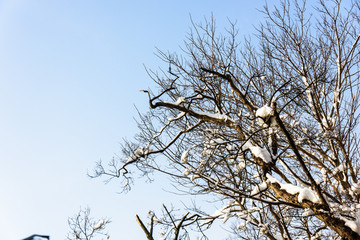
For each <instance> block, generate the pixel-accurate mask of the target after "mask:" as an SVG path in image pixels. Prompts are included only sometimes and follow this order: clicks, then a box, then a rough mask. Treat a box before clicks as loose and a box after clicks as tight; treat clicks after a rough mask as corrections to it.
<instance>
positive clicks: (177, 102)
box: [174, 97, 185, 105]
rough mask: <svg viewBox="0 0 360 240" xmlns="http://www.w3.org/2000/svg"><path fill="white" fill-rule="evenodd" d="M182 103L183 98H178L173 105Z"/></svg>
mask: <svg viewBox="0 0 360 240" xmlns="http://www.w3.org/2000/svg"><path fill="white" fill-rule="evenodd" d="M183 101H185V97H179V98H178V99H177V100H176V102H175V103H174V104H175V105H180V104H181V103H182V102H183Z"/></svg>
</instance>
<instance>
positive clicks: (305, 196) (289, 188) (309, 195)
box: [266, 174, 320, 203]
mask: <svg viewBox="0 0 360 240" xmlns="http://www.w3.org/2000/svg"><path fill="white" fill-rule="evenodd" d="M266 177H267V181H268V182H270V183H278V184H279V185H280V189H283V190H285V191H286V192H288V193H290V194H291V195H295V194H299V195H298V201H299V202H300V203H301V202H303V201H304V200H308V201H310V202H313V203H320V200H319V198H318V197H317V195H316V193H315V192H314V191H313V190H311V189H310V188H305V187H304V188H303V187H299V186H296V185H293V184H290V183H286V184H284V183H281V182H280V181H278V180H277V179H276V178H274V177H273V176H271V175H270V174H266Z"/></svg>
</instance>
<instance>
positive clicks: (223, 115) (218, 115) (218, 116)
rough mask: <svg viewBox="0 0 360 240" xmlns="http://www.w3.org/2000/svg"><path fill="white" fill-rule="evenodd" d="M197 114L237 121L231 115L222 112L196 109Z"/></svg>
mask: <svg viewBox="0 0 360 240" xmlns="http://www.w3.org/2000/svg"><path fill="white" fill-rule="evenodd" d="M194 112H195V113H196V114H199V115H202V116H207V117H210V118H215V119H219V120H224V121H230V122H233V123H235V121H234V120H233V119H232V118H230V117H229V116H227V115H226V114H220V113H209V112H202V111H197V112H196V111H194Z"/></svg>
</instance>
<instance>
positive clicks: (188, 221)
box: [136, 205, 208, 240]
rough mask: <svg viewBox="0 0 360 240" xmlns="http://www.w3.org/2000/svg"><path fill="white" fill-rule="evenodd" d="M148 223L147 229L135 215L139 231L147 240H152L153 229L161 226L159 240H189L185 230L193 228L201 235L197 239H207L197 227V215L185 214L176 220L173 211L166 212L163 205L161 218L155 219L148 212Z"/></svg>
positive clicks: (198, 217) (151, 213)
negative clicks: (140, 230) (141, 231)
mask: <svg viewBox="0 0 360 240" xmlns="http://www.w3.org/2000/svg"><path fill="white" fill-rule="evenodd" d="M149 216H150V223H149V224H148V225H149V228H147V227H146V226H145V224H144V223H143V221H142V220H141V219H140V217H139V216H138V215H136V220H137V222H138V223H139V225H140V227H141V229H142V230H143V231H144V233H145V235H146V237H147V239H148V240H154V239H155V237H154V228H155V227H156V226H157V225H160V226H161V228H162V229H161V231H159V232H160V236H161V239H171V240H179V239H182V240H186V239H190V234H189V231H188V229H187V228H189V227H192V226H195V227H197V230H198V231H199V232H200V233H201V236H200V237H198V238H197V239H199V240H207V239H208V238H207V237H206V235H205V234H204V233H203V232H202V230H201V227H200V226H199V222H198V220H199V219H200V216H199V215H198V214H190V213H189V212H187V213H186V214H184V215H181V217H179V218H176V216H175V214H174V210H173V209H172V210H168V208H167V207H166V206H165V205H163V213H162V217H157V216H156V214H155V213H154V212H153V211H150V212H149Z"/></svg>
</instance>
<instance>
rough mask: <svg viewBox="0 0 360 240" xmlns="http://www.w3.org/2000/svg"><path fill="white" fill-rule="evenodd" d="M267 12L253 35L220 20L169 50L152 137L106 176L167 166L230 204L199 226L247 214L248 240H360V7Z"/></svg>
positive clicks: (144, 122)
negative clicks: (220, 26) (243, 35)
mask: <svg viewBox="0 0 360 240" xmlns="http://www.w3.org/2000/svg"><path fill="white" fill-rule="evenodd" d="M263 13H264V15H265V20H264V23H263V24H262V25H260V26H259V27H258V28H257V29H256V30H257V31H256V35H255V38H254V39H253V40H252V41H250V40H249V39H245V40H244V41H243V43H240V42H239V37H238V33H239V32H238V30H237V28H236V24H233V23H230V28H229V29H227V31H226V33H225V34H224V33H218V32H217V29H216V26H215V21H214V20H210V21H206V22H205V23H203V24H199V25H196V24H194V27H193V30H192V31H191V32H190V33H189V35H188V36H187V39H186V43H185V48H184V49H183V50H182V51H183V52H182V53H181V55H180V54H171V53H166V52H162V51H159V52H158V56H159V57H160V58H161V59H162V60H163V61H164V62H165V64H166V65H167V66H168V67H169V70H168V71H165V70H164V71H160V72H155V71H150V70H149V75H150V76H151V77H152V79H153V80H154V82H155V83H156V84H157V86H158V88H157V90H156V91H151V90H146V91H144V92H145V93H146V94H148V96H149V105H150V108H151V110H150V111H149V112H148V113H147V114H141V115H140V121H139V129H140V133H139V134H138V135H137V136H136V138H135V140H134V141H133V142H125V143H124V145H123V148H122V150H123V153H124V157H123V158H121V159H119V160H114V161H113V162H111V163H110V168H106V167H104V166H103V165H102V164H101V163H99V164H98V166H97V168H96V170H95V174H94V176H108V177H110V178H113V177H116V178H119V179H121V180H122V181H124V187H125V189H128V188H129V186H130V184H129V183H132V177H131V176H133V175H132V173H131V171H132V170H136V172H140V173H141V174H144V175H147V174H148V173H151V172H152V171H157V172H161V173H163V174H167V175H169V176H170V177H171V178H172V179H173V180H174V181H176V182H177V183H178V184H177V186H178V188H179V190H181V191H185V192H187V193H189V194H194V195H197V194H209V195H215V196H217V198H218V199H219V201H220V200H222V201H224V200H228V201H227V204H225V205H224V206H223V208H221V209H219V210H218V211H217V212H216V213H214V214H209V213H207V214H205V213H197V214H198V218H197V223H199V222H201V224H200V226H201V227H202V229H205V228H206V227H208V226H211V223H212V222H213V221H215V220H217V219H222V220H223V221H226V220H227V219H235V221H238V224H237V227H236V228H235V229H234V231H235V232H236V234H237V236H238V237H239V238H241V239H272V240H275V239H313V240H314V239H348V240H350V239H360V202H359V200H360V184H359V183H358V180H359V163H360V162H359V154H360V152H359V150H360V149H359V141H360V138H359V131H358V123H359V82H360V81H359V80H360V78H359V77H360V75H359V70H360V64H359V61H360V53H359V50H360V48H359V39H360V6H359V3H358V2H357V1H353V2H350V1H341V0H331V1H325V0H320V1H319V2H318V3H317V4H316V5H310V4H308V3H306V2H304V1H291V0H283V1H281V4H278V6H276V7H268V6H265V7H264V10H263ZM159 156H162V157H159ZM180 220H181V219H179V221H180Z"/></svg>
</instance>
